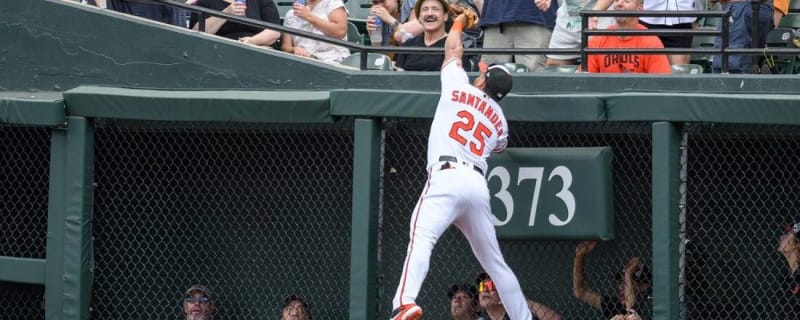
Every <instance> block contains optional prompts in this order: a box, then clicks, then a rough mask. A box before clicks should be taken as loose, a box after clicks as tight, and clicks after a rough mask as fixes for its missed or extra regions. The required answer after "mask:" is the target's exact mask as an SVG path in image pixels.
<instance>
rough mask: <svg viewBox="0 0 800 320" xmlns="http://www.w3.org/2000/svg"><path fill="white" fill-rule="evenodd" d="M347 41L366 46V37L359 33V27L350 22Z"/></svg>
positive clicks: (348, 23)
mask: <svg viewBox="0 0 800 320" xmlns="http://www.w3.org/2000/svg"><path fill="white" fill-rule="evenodd" d="M347 41H350V42H355V43H358V44H364V35H362V34H361V32H358V27H356V25H355V23H352V22H350V21H348V22H347Z"/></svg>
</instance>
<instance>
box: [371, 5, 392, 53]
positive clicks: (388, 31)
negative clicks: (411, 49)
mask: <svg viewBox="0 0 800 320" xmlns="http://www.w3.org/2000/svg"><path fill="white" fill-rule="evenodd" d="M375 18H378V19H381V22H382V23H381V35H382V36H383V37H382V40H381V45H382V46H388V45H390V44H392V34H394V30H396V29H397V28H398V27H399V26H400V20H399V18H400V8H399V6H398V4H397V0H372V7H371V8H369V18H368V19H367V23H366V28H367V32H371V31H372V30H375V29H376V27H375V22H374V21H373V20H372V19H375ZM373 45H375V44H374V43H373Z"/></svg>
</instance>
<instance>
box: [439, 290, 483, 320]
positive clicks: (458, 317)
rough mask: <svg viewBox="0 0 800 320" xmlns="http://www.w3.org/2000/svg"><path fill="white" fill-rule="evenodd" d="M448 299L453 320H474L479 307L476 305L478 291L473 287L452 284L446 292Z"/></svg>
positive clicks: (476, 317)
mask: <svg viewBox="0 0 800 320" xmlns="http://www.w3.org/2000/svg"><path fill="white" fill-rule="evenodd" d="M447 297H448V298H449V299H450V315H451V316H452V317H453V320H476V319H478V313H479V312H480V307H479V305H478V290H477V289H475V286H469V285H466V284H454V285H453V286H451V287H450V290H448V291H447Z"/></svg>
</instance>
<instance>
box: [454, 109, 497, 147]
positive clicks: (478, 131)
mask: <svg viewBox="0 0 800 320" xmlns="http://www.w3.org/2000/svg"><path fill="white" fill-rule="evenodd" d="M457 115H458V117H459V118H461V120H462V121H456V122H453V126H452V127H450V138H452V139H453V140H455V141H457V142H458V143H460V144H461V145H463V146H466V145H467V139H466V138H464V136H463V135H464V134H467V136H469V133H470V132H472V136H473V137H475V141H472V142H470V143H469V151H470V152H472V153H473V154H475V155H476V156H478V157H483V149H484V148H486V138H488V137H489V136H491V135H492V131H490V130H489V127H487V126H486V125H485V124H483V123H482V122H480V121H475V117H474V116H473V115H472V113H469V111H467V110H461V111H459V112H458V113H457Z"/></svg>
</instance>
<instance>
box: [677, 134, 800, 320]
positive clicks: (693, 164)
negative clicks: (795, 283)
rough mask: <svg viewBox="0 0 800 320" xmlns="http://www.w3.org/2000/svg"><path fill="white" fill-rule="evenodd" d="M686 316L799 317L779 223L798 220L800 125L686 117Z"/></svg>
mask: <svg viewBox="0 0 800 320" xmlns="http://www.w3.org/2000/svg"><path fill="white" fill-rule="evenodd" d="M684 134H685V135H688V138H687V139H686V141H687V158H688V165H687V168H686V170H687V173H688V175H687V181H686V189H687V210H686V238H685V242H686V250H685V253H684V256H683V259H684V262H685V269H684V272H685V276H684V279H685V282H684V284H683V285H684V286H685V288H684V289H685V297H684V303H685V312H686V315H685V318H686V319H699V320H703V319H797V318H798V314H797V313H796V311H793V310H796V309H793V308H794V305H796V304H797V301H796V299H791V295H792V294H791V289H792V288H791V287H790V283H789V281H788V276H789V272H788V268H787V266H788V265H787V262H786V260H785V259H784V258H783V256H782V255H781V254H779V253H778V250H777V249H778V242H779V238H780V236H781V235H782V234H784V233H785V232H784V231H783V229H782V228H781V225H783V224H789V225H791V224H793V223H794V222H797V221H800V220H799V219H800V201H798V197H797V195H798V194H800V166H798V163H800V127H797V126H763V125H721V124H690V125H687V126H685V127H684Z"/></svg>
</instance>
